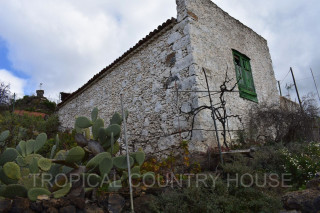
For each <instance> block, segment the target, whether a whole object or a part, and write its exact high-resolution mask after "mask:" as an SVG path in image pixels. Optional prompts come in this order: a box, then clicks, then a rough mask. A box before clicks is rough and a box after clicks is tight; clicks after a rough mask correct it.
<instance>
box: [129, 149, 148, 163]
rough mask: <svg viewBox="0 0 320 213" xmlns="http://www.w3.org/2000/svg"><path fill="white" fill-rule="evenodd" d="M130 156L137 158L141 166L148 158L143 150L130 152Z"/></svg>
mask: <svg viewBox="0 0 320 213" xmlns="http://www.w3.org/2000/svg"><path fill="white" fill-rule="evenodd" d="M130 156H131V157H133V158H134V159H135V161H136V162H137V163H138V164H139V166H141V165H142V164H143V163H144V160H145V158H146V154H145V153H144V152H143V151H137V152H133V153H130Z"/></svg>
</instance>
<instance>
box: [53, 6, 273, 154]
mask: <svg viewBox="0 0 320 213" xmlns="http://www.w3.org/2000/svg"><path fill="white" fill-rule="evenodd" d="M176 3H177V13H178V14H177V18H172V19H169V20H168V21H167V22H165V23H164V24H162V25H161V26H159V27H158V28H157V29H156V30H155V31H153V32H151V33H150V34H149V35H148V36H146V37H145V38H144V39H142V40H140V41H139V42H138V43H137V44H136V45H135V46H134V47H132V48H131V49H130V50H128V51H127V52H126V53H124V54H123V55H122V56H121V57H120V58H118V59H117V60H116V61H114V62H113V63H112V64H111V65H109V66H108V67H106V68H104V69H103V70H102V71H101V72H99V73H98V74H97V75H95V76H94V77H93V78H92V79H90V80H89V81H88V83H86V84H85V85H83V86H82V87H81V88H79V89H78V90H77V91H75V92H74V93H72V94H71V95H69V96H67V97H66V98H64V100H63V102H62V103H60V104H59V105H58V108H59V109H58V115H59V118H60V121H61V123H62V127H64V128H72V127H73V126H74V121H75V118H76V117H77V116H88V117H89V116H90V112H91V110H92V109H93V108H94V107H98V109H99V112H100V113H99V114H100V117H102V118H103V119H104V120H105V121H106V122H108V121H109V119H110V118H111V116H112V115H113V113H114V112H116V111H119V112H120V111H121V105H120V93H122V94H123V97H124V107H125V108H126V109H127V110H128V111H129V113H130V115H129V118H128V128H127V129H128V135H129V138H128V139H129V143H130V144H131V146H132V149H137V148H138V147H142V148H143V149H144V150H145V151H146V152H149V153H170V152H174V151H175V150H177V149H179V145H180V142H181V141H182V140H184V139H186V140H188V141H189V142H190V143H189V147H190V149H191V150H193V151H205V150H206V149H207V148H208V147H209V146H210V147H215V146H216V140H215V132H214V125H213V120H212V117H211V110H202V111H201V112H199V113H198V114H197V115H194V110H195V109H198V108H199V107H201V106H210V101H209V99H208V93H205V91H206V90H207V89H208V87H207V84H206V83H207V81H208V85H209V88H210V91H212V102H213V104H217V103H220V99H219V95H217V94H219V93H217V94H214V91H219V90H221V85H222V84H223V83H224V82H225V79H226V73H227V75H228V79H229V80H228V82H227V83H226V86H227V87H228V88H229V87H230V88H231V87H233V86H234V85H236V87H235V89H234V90H233V91H232V92H227V93H226V94H225V95H224V100H225V109H226V112H227V114H228V115H236V116H231V117H230V119H228V128H229V130H230V140H232V138H234V137H235V134H234V132H235V131H236V130H238V129H242V128H243V126H242V124H243V122H244V121H245V120H246V115H247V114H248V112H249V110H250V108H251V107H252V106H254V105H257V104H261V103H263V104H270V105H274V104H276V105H279V95H278V91H277V87H276V79H275V76H274V71H273V67H272V61H271V56H270V53H269V49H268V45H267V41H266V40H265V39H264V38H262V37H261V36H260V35H258V34H257V33H255V32H254V31H253V30H251V29H250V28H248V27H246V26H244V25H243V24H242V23H240V22H239V21H238V20H236V19H234V18H232V17H231V16H229V15H228V14H227V13H226V12H224V11H223V10H221V9H220V8H219V7H218V6H217V5H215V4H214V3H213V2H211V1H210V0H176ZM204 70H205V73H206V75H207V81H206V78H205V76H204ZM239 118H240V119H239ZM218 129H219V130H220V129H221V125H220V124H218ZM191 133H192V134H191Z"/></svg>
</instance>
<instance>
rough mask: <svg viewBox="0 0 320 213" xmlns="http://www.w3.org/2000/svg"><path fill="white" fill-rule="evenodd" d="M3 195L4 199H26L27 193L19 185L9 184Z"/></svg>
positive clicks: (24, 188)
mask: <svg viewBox="0 0 320 213" xmlns="http://www.w3.org/2000/svg"><path fill="white" fill-rule="evenodd" d="M3 194H4V195H5V197H6V198H15V197H27V194H28V191H27V189H26V187H24V186H22V185H20V184H10V185H8V186H7V187H6V188H5V190H4V191H3Z"/></svg>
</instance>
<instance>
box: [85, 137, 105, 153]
mask: <svg viewBox="0 0 320 213" xmlns="http://www.w3.org/2000/svg"><path fill="white" fill-rule="evenodd" d="M88 149H89V150H90V151H91V152H92V153H93V154H94V155H97V154H99V153H101V152H104V149H103V147H102V146H101V144H100V143H99V142H97V141H93V140H90V141H89V143H88Z"/></svg>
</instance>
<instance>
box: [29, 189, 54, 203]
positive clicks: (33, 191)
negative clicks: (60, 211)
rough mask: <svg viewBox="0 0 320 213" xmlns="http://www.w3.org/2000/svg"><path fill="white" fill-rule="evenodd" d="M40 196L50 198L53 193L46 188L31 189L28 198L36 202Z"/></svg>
mask: <svg viewBox="0 0 320 213" xmlns="http://www.w3.org/2000/svg"><path fill="white" fill-rule="evenodd" d="M40 195H48V196H50V195H51V192H50V191H48V190H47V189H44V188H32V189H29V191H28V198H29V199H30V200H31V201H36V200H37V199H38V196H40Z"/></svg>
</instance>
